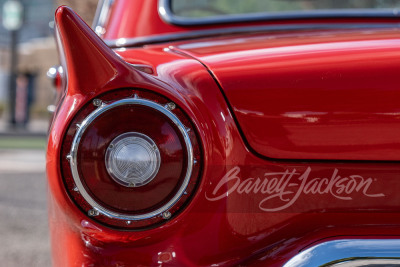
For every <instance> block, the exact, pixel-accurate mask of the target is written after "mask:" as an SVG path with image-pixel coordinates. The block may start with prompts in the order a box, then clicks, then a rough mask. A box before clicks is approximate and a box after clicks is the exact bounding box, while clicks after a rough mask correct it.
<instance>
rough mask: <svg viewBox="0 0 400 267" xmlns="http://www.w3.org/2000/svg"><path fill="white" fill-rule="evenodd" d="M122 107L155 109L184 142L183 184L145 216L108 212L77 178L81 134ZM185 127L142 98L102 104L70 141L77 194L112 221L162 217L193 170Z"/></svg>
mask: <svg viewBox="0 0 400 267" xmlns="http://www.w3.org/2000/svg"><path fill="white" fill-rule="evenodd" d="M123 105H139V106H145V107H149V108H152V109H155V110H157V111H159V112H161V113H162V114H163V115H165V116H167V117H168V118H169V119H170V120H171V121H172V122H173V123H174V124H175V125H176V126H177V128H178V129H179V132H180V133H181V134H182V137H183V139H184V141H185V145H186V150H187V158H188V162H187V170H186V174H185V178H184V179H183V183H182V185H181V187H180V188H179V190H178V192H177V193H176V195H175V196H174V197H173V198H172V199H171V200H170V201H168V203H166V204H165V205H163V206H162V207H160V208H158V209H157V210H155V211H152V212H149V213H145V214H140V215H127V214H121V213H117V212H114V211H111V210H108V209H106V208H104V207H102V206H101V205H100V204H99V203H97V202H96V201H95V200H94V199H93V198H92V197H91V196H90V194H89V193H88V192H87V191H86V189H85V187H84V186H83V184H82V181H81V179H80V177H79V172H78V163H77V158H78V153H79V151H78V149H79V144H80V141H81V138H82V136H83V134H84V133H85V131H86V129H87V128H88V127H89V126H90V125H91V123H92V122H93V121H94V120H95V119H96V118H98V117H99V116H100V115H101V114H103V113H105V112H107V111H109V110H111V109H113V108H116V107H119V106H123ZM185 129H186V128H185V125H183V124H182V122H181V121H180V120H179V119H178V117H176V115H175V114H174V113H172V112H171V111H169V110H168V109H166V108H165V107H164V106H162V105H160V104H157V103H155V102H153V101H150V100H146V99H142V98H128V99H122V100H118V101H115V102H113V103H110V104H105V103H104V102H103V103H102V105H101V106H100V107H98V108H97V109H96V110H94V111H93V112H92V113H90V114H89V115H88V116H87V117H86V118H85V119H84V120H83V122H82V123H81V124H80V127H79V128H78V129H77V132H76V133H75V136H74V139H73V141H72V145H71V151H70V153H69V156H70V160H69V163H70V167H71V172H72V178H73V179H74V182H75V184H76V187H77V188H78V190H79V193H80V194H81V195H82V197H83V198H84V199H85V200H86V201H87V202H88V203H89V204H90V205H91V206H92V207H93V209H94V210H96V211H97V212H99V213H100V214H102V215H105V216H107V217H109V218H113V219H120V220H132V221H138V220H144V219H149V218H152V217H155V216H163V213H164V212H168V210H169V209H170V208H171V207H172V206H173V205H174V204H175V203H176V202H177V201H178V200H179V199H180V198H181V197H182V196H183V195H184V193H185V191H186V188H187V186H188V184H189V182H190V177H191V175H192V168H193V160H194V158H193V147H192V143H191V141H190V138H189V135H188V133H187V132H186V130H185ZM91 213H92V214H93V212H91Z"/></svg>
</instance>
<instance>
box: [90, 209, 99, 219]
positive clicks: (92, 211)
mask: <svg viewBox="0 0 400 267" xmlns="http://www.w3.org/2000/svg"><path fill="white" fill-rule="evenodd" d="M88 215H89V216H91V217H94V216H97V215H99V212H98V211H97V210H95V209H91V210H89V211H88Z"/></svg>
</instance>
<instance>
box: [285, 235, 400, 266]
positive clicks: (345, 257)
mask: <svg viewBox="0 0 400 267" xmlns="http://www.w3.org/2000/svg"><path fill="white" fill-rule="evenodd" d="M361 260H363V261H364V262H368V264H372V262H371V261H370V260H374V261H375V260H381V261H380V262H384V260H393V261H394V260H396V262H397V264H399V263H400V239H341V240H333V241H327V242H324V243H320V244H317V245H315V246H312V247H310V248H308V249H306V250H304V251H302V252H300V253H299V254H297V255H296V256H294V257H293V258H292V259H290V260H289V261H288V262H287V263H286V264H285V265H284V266H283V267H302V266H304V267H305V266H336V267H339V266H346V267H347V266H363V265H357V263H361V262H363V261H361ZM352 261H353V262H352ZM344 263H346V264H347V265H341V264H344ZM351 263H353V264H355V265H351ZM368 264H367V265H368ZM378 266H379V265H378Z"/></svg>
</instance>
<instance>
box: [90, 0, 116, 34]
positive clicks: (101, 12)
mask: <svg viewBox="0 0 400 267" xmlns="http://www.w3.org/2000/svg"><path fill="white" fill-rule="evenodd" d="M113 3H114V0H99V3H98V4H97V8H96V13H95V15H94V19H93V24H92V28H93V30H94V32H95V33H96V34H97V35H98V36H100V37H102V36H103V35H104V33H105V32H106V29H105V27H104V26H105V25H106V23H107V21H108V18H109V16H110V10H111V6H112V5H113Z"/></svg>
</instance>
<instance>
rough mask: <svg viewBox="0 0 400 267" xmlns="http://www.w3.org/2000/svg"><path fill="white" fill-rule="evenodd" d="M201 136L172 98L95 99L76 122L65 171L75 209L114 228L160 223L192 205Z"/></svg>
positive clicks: (131, 93) (127, 94) (138, 93)
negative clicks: (191, 199) (190, 202)
mask: <svg viewBox="0 0 400 267" xmlns="http://www.w3.org/2000/svg"><path fill="white" fill-rule="evenodd" d="M197 140H198V139H197V136H196V131H195V128H194V126H193V125H192V123H191V121H190V120H189V119H188V118H187V116H186V115H185V114H184V112H183V111H182V110H181V109H180V108H179V107H176V106H175V104H174V103H172V102H171V101H169V100H168V99H166V98H164V97H162V96H159V95H156V94H153V93H150V92H147V91H142V90H135V89H123V90H118V91H115V92H112V93H108V94H105V95H103V96H100V97H98V98H97V99H95V100H94V101H93V103H89V104H88V105H86V106H85V107H84V108H83V109H82V110H81V111H80V112H79V114H78V115H77V116H76V117H75V119H74V120H73V122H72V123H71V125H70V127H69V129H68V132H67V134H66V136H65V138H64V143H63V149H62V158H61V160H62V172H63V177H64V180H65V184H66V187H67V189H68V191H69V193H70V195H71V196H72V198H73V199H74V201H75V202H76V204H77V205H78V206H79V207H80V208H81V209H82V210H83V211H85V212H87V213H88V214H89V215H90V216H92V217H93V218H94V219H95V220H98V221H100V222H102V223H105V224H108V225H110V226H115V227H124V228H127V227H128V228H142V227H148V226H152V225H157V224H159V223H162V222H163V221H165V220H166V219H170V218H171V217H172V216H174V215H176V214H177V213H178V212H179V210H181V209H182V207H183V206H184V205H185V204H187V202H188V200H189V198H190V196H191V194H192V193H193V191H194V189H195V187H196V184H197V182H198V176H199V170H200V163H201V152H200V148H199V145H198V141H197Z"/></svg>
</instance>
